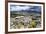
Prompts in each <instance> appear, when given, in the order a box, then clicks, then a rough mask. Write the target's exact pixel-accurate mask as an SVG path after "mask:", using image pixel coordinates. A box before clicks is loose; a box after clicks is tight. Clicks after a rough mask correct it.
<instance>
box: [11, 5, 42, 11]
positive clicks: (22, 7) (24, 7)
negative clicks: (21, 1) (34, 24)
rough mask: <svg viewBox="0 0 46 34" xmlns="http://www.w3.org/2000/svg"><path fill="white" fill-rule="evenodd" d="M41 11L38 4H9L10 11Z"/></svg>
mask: <svg viewBox="0 0 46 34" xmlns="http://www.w3.org/2000/svg"><path fill="white" fill-rule="evenodd" d="M29 9H30V10H31V11H41V7H40V6H29V5H10V11H21V10H29Z"/></svg>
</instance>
